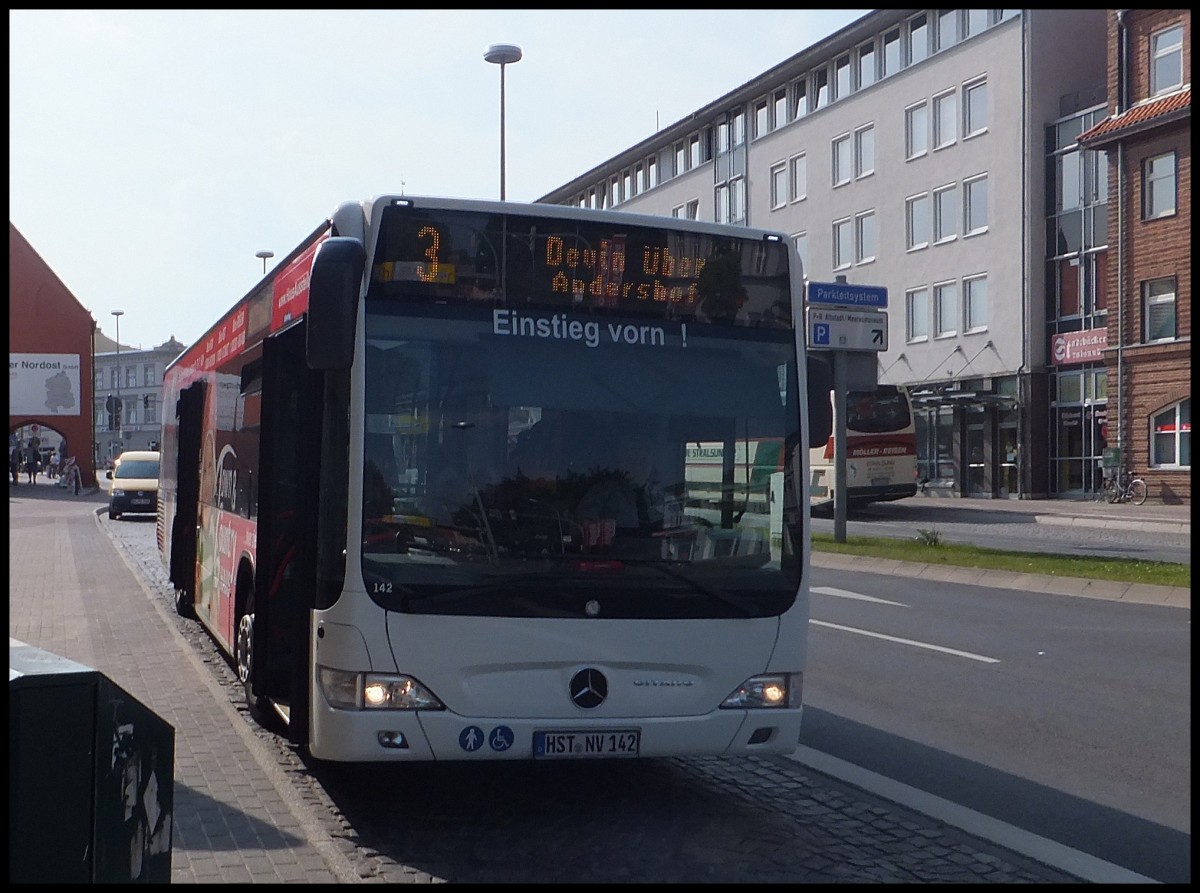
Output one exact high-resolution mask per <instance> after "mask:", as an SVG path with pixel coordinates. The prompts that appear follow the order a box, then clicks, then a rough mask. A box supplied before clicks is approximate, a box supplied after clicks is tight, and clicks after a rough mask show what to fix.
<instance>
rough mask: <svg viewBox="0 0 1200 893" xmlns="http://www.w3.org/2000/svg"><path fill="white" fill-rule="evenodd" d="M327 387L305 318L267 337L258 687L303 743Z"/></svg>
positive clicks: (262, 431) (257, 605)
mask: <svg viewBox="0 0 1200 893" xmlns="http://www.w3.org/2000/svg"><path fill="white" fill-rule="evenodd" d="M322 387H323V374H322V373H320V372H314V371H313V370H311V369H309V368H308V365H307V363H306V361H305V326H304V324H303V323H300V324H297V325H294V326H292V327H291V328H289V329H287V330H285V331H283V332H280V333H279V334H278V335H275V336H272V337H271V338H268V339H267V340H266V341H265V342H264V344H263V379H262V407H263V409H262V427H261V429H260V436H261V441H260V444H259V503H258V547H257V564H256V567H255V585H254V589H255V593H256V600H255V606H254V610H255V618H254V636H253V638H254V646H253V647H254V655H255V659H254V662H253V666H254V670H253V672H252V675H253V676H254V677H255V678H254V679H253V682H252V685H253V688H254V693H255V694H256V695H258V696H260V697H266V698H270V699H272V700H273V701H275V702H276V703H280V704H286V705H287V711H288V738H289V740H291V741H292V742H293V743H296V744H306V743H307V739H308V684H309V673H308V671H307V667H308V625H309V618H310V616H311V612H312V608H313V606H314V591H315V578H316V561H315V557H314V556H315V554H316V541H317V517H318V490H319V488H318V480H319V477H318V476H319V472H320V467H321V425H322Z"/></svg>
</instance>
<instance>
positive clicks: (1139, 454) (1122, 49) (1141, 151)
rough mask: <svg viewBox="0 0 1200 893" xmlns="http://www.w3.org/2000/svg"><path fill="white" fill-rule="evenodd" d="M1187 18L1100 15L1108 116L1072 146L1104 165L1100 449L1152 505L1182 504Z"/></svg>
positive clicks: (1187, 430)
mask: <svg viewBox="0 0 1200 893" xmlns="http://www.w3.org/2000/svg"><path fill="white" fill-rule="evenodd" d="M1191 30H1192V14H1191V13H1190V12H1189V11H1187V10H1182V9H1127V10H1116V11H1113V12H1111V13H1110V15H1109V25H1108V112H1109V113H1108V116H1107V117H1106V118H1104V119H1103V120H1101V121H1100V122H1099V123H1098V124H1097V125H1096V126H1095V127H1093V128H1091V129H1090V130H1088V131H1087V132H1085V133H1083V134H1082V135H1080V137H1079V143H1080V145H1082V146H1084V147H1085V148H1088V149H1096V150H1100V151H1103V152H1104V153H1105V154H1106V155H1107V161H1108V192H1109V201H1108V208H1109V233H1110V258H1109V263H1108V265H1107V269H1106V272H1107V280H1108V293H1109V295H1110V296H1111V298H1110V306H1109V309H1110V312H1109V314H1108V320H1107V325H1108V347H1107V349H1106V350H1105V352H1104V354H1105V357H1104V358H1105V365H1106V367H1107V370H1108V406H1109V414H1108V418H1109V432H1108V435H1109V436H1108V443H1109V446H1110V447H1117V448H1119V449H1120V451H1121V452H1120V460H1121V463H1122V465H1123V467H1124V468H1125V469H1126V470H1130V471H1133V472H1135V473H1137V474H1139V475H1140V476H1142V477H1144V478H1145V480H1146V482H1147V484H1149V487H1150V494H1151V497H1152V498H1154V497H1159V498H1161V500H1162V501H1163V502H1166V503H1187V504H1190V503H1191V366H1192V362H1191V360H1192V357H1191V336H1192V266H1191V260H1192V132H1191V103H1192V90H1191Z"/></svg>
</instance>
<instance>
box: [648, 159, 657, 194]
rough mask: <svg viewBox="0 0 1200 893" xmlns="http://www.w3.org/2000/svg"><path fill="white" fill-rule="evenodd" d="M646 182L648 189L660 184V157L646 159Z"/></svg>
mask: <svg viewBox="0 0 1200 893" xmlns="http://www.w3.org/2000/svg"><path fill="white" fill-rule="evenodd" d="M646 182H647V184H648V185H647V187H646V188H647V189H653V188H654V187H655V186H657V185H658V159H657V158H654V157H650V158H647V159H646Z"/></svg>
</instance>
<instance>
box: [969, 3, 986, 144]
mask: <svg viewBox="0 0 1200 893" xmlns="http://www.w3.org/2000/svg"><path fill="white" fill-rule="evenodd" d="M972 11H973V10H972ZM986 130H987V81H975V82H973V83H970V84H966V85H965V86H964V87H963V137H964V138H966V137H972V136H975V135H976V134H980V133H983V132H984V131H986Z"/></svg>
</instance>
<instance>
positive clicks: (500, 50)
mask: <svg viewBox="0 0 1200 893" xmlns="http://www.w3.org/2000/svg"><path fill="white" fill-rule="evenodd" d="M483 58H484V60H485V61H487V62H492V63H494V64H496V65H499V66H500V201H504V66H505V65H508V64H509V63H510V62H520V61H521V48H520V47H519V46H517V45H516V44H515V43H494V44H492V45H491V46H490V47H488V48H487V49H486V50H485V51H484V53H483Z"/></svg>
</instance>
